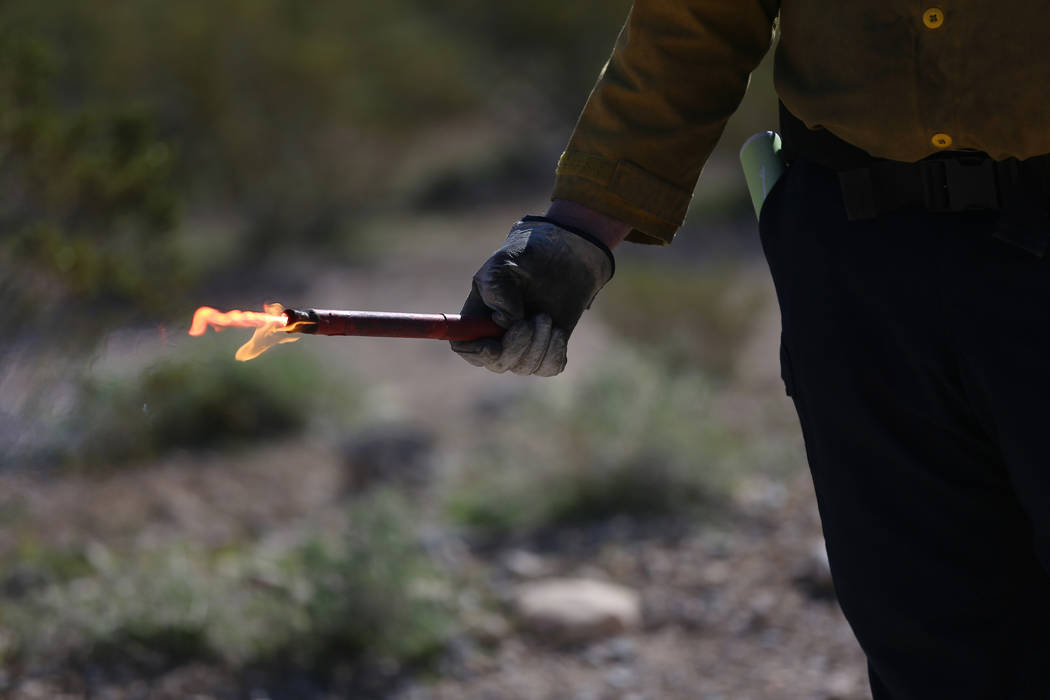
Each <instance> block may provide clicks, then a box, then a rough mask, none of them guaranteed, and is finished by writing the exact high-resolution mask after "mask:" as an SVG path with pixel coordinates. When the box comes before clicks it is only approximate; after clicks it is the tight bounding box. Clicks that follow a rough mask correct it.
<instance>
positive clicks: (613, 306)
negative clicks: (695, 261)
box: [595, 262, 769, 379]
mask: <svg viewBox="0 0 1050 700" xmlns="http://www.w3.org/2000/svg"><path fill="white" fill-rule="evenodd" d="M768 301H769V300H768V298H767V294H766V292H765V290H764V288H761V287H758V286H754V285H751V286H749V285H748V284H747V283H746V277H745V276H743V275H741V274H740V269H739V268H738V267H734V266H732V265H729V264H725V265H722V266H719V267H711V266H708V267H705V268H702V269H698V268H697V267H696V266H691V265H666V264H664V265H657V264H653V263H638V262H635V263H633V264H631V263H630V262H628V263H625V264H622V265H620V266H619V267H618V269H617V271H616V280H615V283H614V284H610V285H609V286H608V288H607V289H606V290H604V291H603V292H602V296H601V297H600V298H599V301H598V303H597V304H596V306H595V310H596V311H597V312H598V313H599V314H600V315H601V318H602V321H604V322H605V323H606V324H608V325H609V326H610V327H612V328H613V329H615V330H616V331H618V332H619V333H620V334H622V335H623V336H624V337H626V338H627V339H628V340H631V341H632V342H634V343H635V344H637V345H638V346H639V347H644V348H646V349H647V350H648V351H649V352H651V353H652V354H654V355H655V356H656V357H657V358H659V360H660V361H662V362H664V363H667V364H668V365H669V366H671V367H672V368H690V367H696V368H700V369H701V370H703V371H704V372H706V373H707V374H708V375H709V376H711V377H712V378H715V379H723V378H725V377H726V376H727V375H728V374H729V373H730V372H731V371H732V369H733V363H734V362H735V360H736V358H737V356H738V351H739V350H740V347H741V346H742V344H743V343H744V341H745V340H746V339H747V338H748V337H749V335H750V333H751V331H752V329H753V328H754V324H755V319H756V317H757V316H758V313H759V312H760V311H761V310H762V307H763V305H764V304H765V303H767V302H768Z"/></svg>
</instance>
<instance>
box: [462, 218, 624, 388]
mask: <svg viewBox="0 0 1050 700" xmlns="http://www.w3.org/2000/svg"><path fill="white" fill-rule="evenodd" d="M614 270H615V263H614V261H613V256H612V252H611V251H610V250H609V249H608V248H607V247H606V246H605V245H604V244H602V243H601V242H600V241H599V240H598V239H596V238H592V237H591V236H589V235H587V234H586V233H584V232H582V231H577V230H575V229H566V228H562V227H561V226H558V225H557V224H554V223H553V222H551V221H549V220H547V219H545V218H543V217H539V216H526V217H525V218H523V219H522V220H521V221H519V222H518V223H516V224H514V227H513V228H511V230H510V234H509V235H508V236H507V242H506V243H504V244H503V247H502V248H500V249H499V250H497V251H496V252H495V253H493V254H492V257H490V258H489V259H488V260H487V261H486V262H485V264H484V265H482V266H481V269H480V270H478V271H477V273H475V275H474V284H473V288H472V289H471V292H470V296H468V297H467V301H466V303H465V304H464V305H463V310H462V311H461V312H460V314H461V315H463V316H486V315H489V314H491V315H492V320H493V321H495V322H496V323H497V324H499V325H500V326H503V327H504V328H506V329H507V333H506V334H505V335H504V336H503V338H502V340H494V339H491V338H488V339H484V340H472V341H452V349H453V350H454V351H455V352H456V353H457V354H458V355H459V356H460V357H462V358H463V359H464V360H466V361H467V362H469V363H470V364H472V365H474V366H476V367H485V368H486V369H489V370H492V371H493V372H506V371H508V370H509V371H511V372H514V373H515V374H538V375H540V376H541V377H551V376H554V375H555V374H558V373H559V372H561V371H562V370H563V369H565V361H566V345H567V343H568V340H569V334H570V333H572V330H573V328H575V327H576V322H577V321H579V320H580V316H581V315H582V314H583V312H584V310H585V309H588V308H590V305H591V302H592V301H593V300H594V297H595V296H596V295H597V294H598V290H600V289H601V288H602V287H603V286H604V285H605V283H606V282H608V281H609V280H610V279H611V278H612V275H613V271H614Z"/></svg>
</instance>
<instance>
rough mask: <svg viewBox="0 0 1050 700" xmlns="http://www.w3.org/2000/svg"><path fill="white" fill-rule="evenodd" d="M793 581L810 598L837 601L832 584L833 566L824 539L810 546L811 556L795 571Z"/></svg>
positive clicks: (815, 541)
mask: <svg viewBox="0 0 1050 700" xmlns="http://www.w3.org/2000/svg"><path fill="white" fill-rule="evenodd" d="M793 581H794V583H795V585H796V586H798V588H799V589H800V590H801V591H802V592H803V593H805V594H806V595H807V596H808V597H809V598H812V599H814V600H835V587H834V585H833V584H832V582H831V566H830V565H829V564H828V551H827V549H826V548H825V547H824V540H823V538H821V539H818V540H814V541H813V542H812V543H811V544H810V548H809V556H807V557H806V559H804V560H803V561H802V562H801V563H800V564H799V566H798V568H797V569H796V570H795V575H794V577H793Z"/></svg>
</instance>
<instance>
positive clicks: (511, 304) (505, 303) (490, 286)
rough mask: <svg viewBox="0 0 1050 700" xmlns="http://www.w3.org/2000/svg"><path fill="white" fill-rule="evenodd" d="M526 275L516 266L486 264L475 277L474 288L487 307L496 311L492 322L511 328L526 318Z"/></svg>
mask: <svg viewBox="0 0 1050 700" xmlns="http://www.w3.org/2000/svg"><path fill="white" fill-rule="evenodd" d="M525 283H526V280H525V273H524V271H523V270H522V269H521V268H520V267H518V266H517V265H514V264H508V263H503V264H492V263H491V262H490V263H486V264H485V265H483V266H482V268H481V269H480V270H478V271H477V274H475V275H474V286H475V288H476V289H477V290H478V293H479V294H480V295H481V300H482V301H483V302H484V303H485V306H487V307H488V308H490V309H492V310H493V311H495V313H493V314H492V320H493V321H495V322H496V323H498V324H499V325H501V326H503V327H504V328H509V327H510V325H511V324H512V323H515V322H516V321H521V320H522V319H524V318H525V299H524V296H523V289H524V287H525Z"/></svg>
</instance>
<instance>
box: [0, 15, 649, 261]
mask: <svg viewBox="0 0 1050 700" xmlns="http://www.w3.org/2000/svg"><path fill="white" fill-rule="evenodd" d="M628 6H629V2H627V0H619V1H618V2H614V3H609V2H602V1H601V0H583V1H581V2H578V3H559V2H553V1H552V0H542V1H541V2H539V3H537V2H524V1H523V0H515V1H514V2H502V3H487V2H479V1H477V0H451V1H450V2H443V3H433V2H429V1H428V0H388V1H386V2H378V3H377V2H351V3H348V2H341V1H340V0H315V1H314V2H310V3H303V2H300V1H299V0H184V1H183V2H177V3H173V2H162V1H161V0H136V1H135V2H126V1H123V0H98V1H97V2H92V3H90V4H85V3H83V2H77V0H47V1H46V2H39V1H38V0H10V1H9V2H5V3H3V4H2V5H0V24H2V25H3V26H7V27H10V28H11V31H12V32H19V33H24V34H27V35H32V36H38V37H40V39H41V41H42V42H44V43H46V45H47V46H48V47H49V49H50V50H51V51H52V52H54V53H55V61H54V64H55V65H56V66H57V67H58V69H59V70H58V77H59V78H60V87H61V92H62V95H63V97H64V98H65V99H66V100H67V101H68V102H69V103H72V104H89V105H109V104H113V103H115V102H119V101H123V100H126V99H127V98H129V97H130V98H133V99H135V100H139V101H141V102H142V103H143V104H145V105H148V106H149V108H150V110H151V113H153V114H155V118H154V120H153V125H154V126H155V127H156V128H157V129H158V130H159V132H160V133H162V134H163V135H164V136H165V138H166V139H168V140H170V141H171V142H172V143H174V144H176V146H177V148H178V151H179V153H180V159H179V161H178V163H177V171H176V172H177V175H178V178H179V181H180V183H181V189H182V191H183V192H186V193H190V194H192V195H193V200H194V201H195V202H197V203H198V205H199V206H204V207H209V208H211V209H213V210H214V209H219V210H222V209H224V208H232V209H233V210H235V211H236V214H237V216H238V217H239V218H240V219H241V220H243V221H244V222H245V223H246V224H247V225H248V228H249V233H250V241H251V243H252V245H250V246H248V247H247V248H246V251H245V252H248V253H250V254H255V255H256V256H257V258H261V257H262V254H263V253H265V252H272V247H274V246H282V245H290V244H291V243H292V242H293V241H294V242H295V243H302V242H303V241H304V240H310V241H312V242H314V243H317V244H322V245H323V244H326V243H331V242H332V240H333V238H334V237H338V236H339V235H342V234H343V233H344V232H345V229H346V222H347V221H348V220H350V219H352V218H353V217H355V216H360V215H361V214H362V213H367V212H368V211H369V210H371V209H374V208H375V207H376V206H381V205H383V203H384V200H385V198H387V197H389V196H390V195H391V194H392V189H391V183H393V182H394V181H396V180H397V177H396V175H397V173H398V171H399V170H400V169H401V167H402V164H403V162H404V161H406V160H411V159H412V158H413V157H414V156H415V155H416V152H417V151H418V150H419V148H420V138H419V136H420V135H421V134H426V133H431V132H436V131H438V130H440V129H441V128H443V127H445V126H447V125H448V124H449V123H450V122H452V121H455V120H459V119H464V118H466V119H469V120H471V121H476V122H485V121H490V122H491V121H498V122H502V123H504V124H505V125H506V129H507V130H513V131H514V132H515V133H514V134H513V135H512V136H513V138H514V139H515V140H518V139H520V138H521V136H522V134H523V133H524V132H527V131H536V130H544V129H548V128H549V126H550V124H551V123H552V120H553V121H554V122H555V123H557V124H560V125H563V128H565V129H566V133H565V134H562V135H560V136H559V140H561V139H563V138H564V137H565V136H567V127H568V125H569V124H571V120H572V118H573V116H574V115H575V113H576V111H577V110H578V109H579V107H580V106H581V105H582V103H583V100H584V99H585V97H586V94H587V90H588V88H589V86H590V84H591V83H592V82H593V80H594V78H595V76H596V75H597V73H598V70H599V69H600V67H601V64H602V62H603V60H604V59H605V57H606V56H607V55H608V53H609V51H610V49H611V47H612V44H613V41H614V39H615V35H616V31H617V28H618V27H619V25H620V24H621V23H622V22H623V19H624V17H625V16H626V12H627V8H628ZM471 140H477V139H476V138H475V139H471ZM464 146H465V147H466V150H471V149H470V144H469V143H465V144H464ZM471 155H473V154H471ZM551 167H552V163H548V164H547V170H546V172H549V171H550V168H551ZM267 248H270V249H271V250H267Z"/></svg>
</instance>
